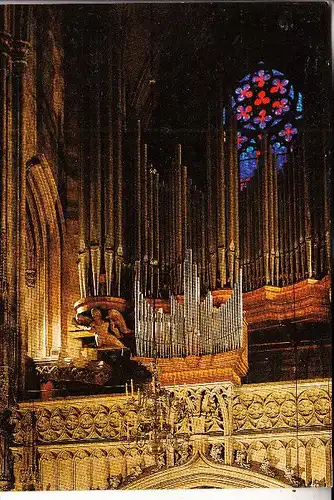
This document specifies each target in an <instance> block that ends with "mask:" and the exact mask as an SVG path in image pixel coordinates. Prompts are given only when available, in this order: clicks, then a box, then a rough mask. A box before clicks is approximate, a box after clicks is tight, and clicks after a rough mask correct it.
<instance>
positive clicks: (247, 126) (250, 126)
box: [245, 123, 256, 130]
mask: <svg viewBox="0 0 334 500" xmlns="http://www.w3.org/2000/svg"><path fill="white" fill-rule="evenodd" d="M245 128H249V129H250V130H256V128H255V127H253V125H251V124H250V123H248V124H247V125H245Z"/></svg>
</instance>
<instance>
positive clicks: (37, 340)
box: [26, 155, 64, 358]
mask: <svg viewBox="0 0 334 500" xmlns="http://www.w3.org/2000/svg"><path fill="white" fill-rule="evenodd" d="M63 225H64V218H63V214H62V208H61V205H60V201H59V196H58V192H57V187H56V183H55V180H54V177H53V174H52V171H51V168H50V166H49V164H48V162H47V160H46V158H45V157H44V155H41V156H39V157H34V158H33V159H32V160H31V161H30V162H29V163H28V172H27V253H26V287H27V288H26V292H27V299H28V300H27V309H26V314H27V321H28V332H27V344H26V347H27V353H28V355H29V356H31V357H33V358H42V357H57V356H58V353H59V351H60V348H61V317H60V314H61V246H62V245H61V240H62V234H63V232H64V228H63Z"/></svg>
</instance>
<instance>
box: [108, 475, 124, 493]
mask: <svg viewBox="0 0 334 500" xmlns="http://www.w3.org/2000/svg"><path fill="white" fill-rule="evenodd" d="M121 482H122V477H121V476H120V475H118V476H109V477H108V479H107V488H106V489H107V490H116V489H117V488H118V486H119V485H120V484H121Z"/></svg>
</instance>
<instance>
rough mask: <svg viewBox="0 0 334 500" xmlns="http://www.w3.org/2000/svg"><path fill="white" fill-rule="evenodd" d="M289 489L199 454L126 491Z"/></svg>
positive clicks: (272, 479) (140, 479)
mask: <svg viewBox="0 0 334 500" xmlns="http://www.w3.org/2000/svg"><path fill="white" fill-rule="evenodd" d="M203 487H213V488H259V487H260V488H287V487H289V486H288V485H287V484H286V483H283V482H282V481H279V480H277V479H274V478H272V477H269V476H265V475H263V474H259V473H257V472H254V471H250V470H248V469H241V468H239V467H234V466H230V465H222V464H218V463H215V462H211V461H210V460H208V459H207V458H206V457H205V456H204V455H203V454H202V453H200V452H198V453H197V454H196V455H194V456H193V457H192V458H191V460H189V461H188V462H187V463H186V464H184V465H181V466H178V467H173V468H171V469H167V470H164V471H161V472H157V473H155V474H152V475H150V476H145V477H142V478H139V479H137V480H136V481H133V482H132V483H130V484H128V485H126V486H124V487H123V488H121V489H124V490H147V489H152V490H160V489H171V490H174V489H193V488H203Z"/></svg>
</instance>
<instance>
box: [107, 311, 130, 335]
mask: <svg viewBox="0 0 334 500" xmlns="http://www.w3.org/2000/svg"><path fill="white" fill-rule="evenodd" d="M107 319H108V320H109V323H110V328H111V330H112V331H113V332H114V333H115V335H116V337H117V333H116V331H117V332H118V335H119V336H120V337H121V336H122V335H127V334H130V333H132V330H130V329H129V328H128V327H127V326H126V323H125V320H124V318H123V316H122V314H121V313H120V312H119V311H117V310H116V309H110V310H109V311H108V315H107ZM120 337H118V338H120Z"/></svg>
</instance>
